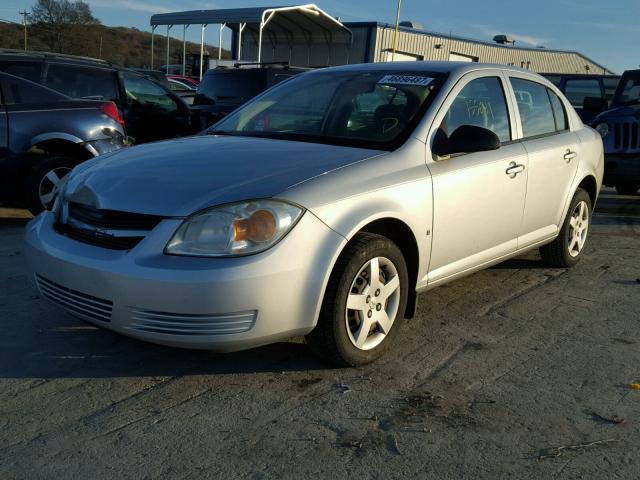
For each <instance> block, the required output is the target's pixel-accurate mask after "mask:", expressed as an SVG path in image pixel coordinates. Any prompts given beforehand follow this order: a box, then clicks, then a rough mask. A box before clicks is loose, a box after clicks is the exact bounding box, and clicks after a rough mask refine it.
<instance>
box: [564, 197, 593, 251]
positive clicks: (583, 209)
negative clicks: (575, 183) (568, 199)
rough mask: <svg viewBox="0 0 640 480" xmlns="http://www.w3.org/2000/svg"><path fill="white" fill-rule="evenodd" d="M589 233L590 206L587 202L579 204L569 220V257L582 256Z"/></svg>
mask: <svg viewBox="0 0 640 480" xmlns="http://www.w3.org/2000/svg"><path fill="white" fill-rule="evenodd" d="M588 231H589V206H588V205H587V203H586V202H584V201H582V202H578V204H577V205H576V207H575V208H574V210H573V213H572V214H571V218H570V219H569V231H568V236H569V238H568V248H569V255H571V256H572V257H577V256H578V255H580V252H581V251H582V248H583V247H584V244H585V242H586V241H587V233H588Z"/></svg>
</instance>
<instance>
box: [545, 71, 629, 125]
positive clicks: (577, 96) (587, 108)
mask: <svg viewBox="0 0 640 480" xmlns="http://www.w3.org/2000/svg"><path fill="white" fill-rule="evenodd" d="M542 75H543V76H544V77H546V78H547V79H548V80H549V81H550V82H551V83H553V84H554V85H555V86H556V87H558V88H559V89H560V91H561V92H562V93H564V94H565V96H566V97H567V98H568V99H569V101H570V102H571V105H572V106H573V108H574V109H575V110H576V112H577V113H578V115H580V118H581V119H582V121H583V122H585V123H587V124H589V123H591V121H592V120H593V119H594V118H595V116H596V115H598V114H599V113H601V112H604V111H605V110H607V109H608V108H609V105H610V103H611V100H612V99H613V95H614V94H615V91H616V87H617V86H618V82H619V81H620V76H619V75H589V74H579V73H575V74H555V73H553V74H548V73H543V74H542Z"/></svg>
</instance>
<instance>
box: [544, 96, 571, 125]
mask: <svg viewBox="0 0 640 480" xmlns="http://www.w3.org/2000/svg"><path fill="white" fill-rule="evenodd" d="M547 93H548V94H549V100H551V108H552V110H553V118H554V120H555V121H556V131H557V132H560V131H562V130H567V129H568V128H569V127H568V125H567V112H566V111H565V109H564V105H563V104H562V101H561V100H560V99H559V98H558V96H557V95H556V94H555V93H553V92H552V91H551V90H549V89H547Z"/></svg>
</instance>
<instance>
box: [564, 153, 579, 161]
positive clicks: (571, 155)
mask: <svg viewBox="0 0 640 480" xmlns="http://www.w3.org/2000/svg"><path fill="white" fill-rule="evenodd" d="M577 156H578V154H577V153H576V152H572V151H571V150H567V153H565V154H564V159H565V160H566V162H567V163H569V162H570V161H571V160H573V159H574V158H576V157H577Z"/></svg>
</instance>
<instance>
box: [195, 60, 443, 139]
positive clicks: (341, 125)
mask: <svg viewBox="0 0 640 480" xmlns="http://www.w3.org/2000/svg"><path fill="white" fill-rule="evenodd" d="M445 78H446V75H444V74H442V73H431V72H410V71H407V72H399V71H394V72H388V71H387V72H385V71H379V70H375V71H356V72H354V71H351V72H335V71H333V72H329V71H325V72H323V71H316V72H313V73H311V74H303V75H301V76H297V77H294V78H292V79H291V80H288V81H286V82H284V83H282V84H281V85H279V86H277V87H275V88H273V89H271V90H268V91H267V92H265V93H264V94H263V95H261V96H259V97H257V98H256V99H255V100H253V101H251V102H249V103H247V104H246V105H244V106H243V107H242V108H240V109H238V110H236V111H235V112H234V113H232V114H231V115H229V116H228V117H226V118H225V119H223V120H222V121H220V122H218V123H217V124H216V125H215V126H214V127H212V128H211V129H209V130H208V132H207V133H210V134H216V133H219V134H225V135H239V136H259V137H267V138H278V139H284V140H298V141H307V142H314V143H328V144H334V145H345V146H354V147H364V148H373V149H380V150H393V149H395V148H398V147H399V146H400V145H401V144H402V143H403V142H404V141H405V140H406V138H407V137H408V136H409V135H410V134H411V132H412V131H413V129H414V128H415V126H416V124H417V123H418V122H419V121H420V118H422V116H423V114H424V112H425V110H426V109H427V108H428V106H429V104H430V103H431V101H432V100H433V98H434V97H435V94H436V92H437V90H438V89H439V87H440V86H441V85H442V82H443V81H444V79H445Z"/></svg>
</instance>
